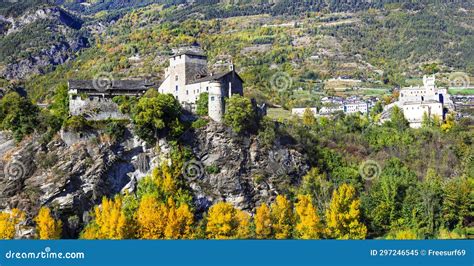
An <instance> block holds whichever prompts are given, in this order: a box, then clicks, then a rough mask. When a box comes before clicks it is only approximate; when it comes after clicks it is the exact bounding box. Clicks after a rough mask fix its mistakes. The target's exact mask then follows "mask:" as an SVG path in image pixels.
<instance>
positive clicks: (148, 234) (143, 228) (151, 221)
mask: <svg viewBox="0 0 474 266" xmlns="http://www.w3.org/2000/svg"><path fill="white" fill-rule="evenodd" d="M136 220H137V224H138V234H139V236H140V238H142V239H163V238H165V230H166V226H167V220H168V208H167V207H166V205H165V204H163V203H160V202H158V200H157V199H156V198H155V197H154V196H152V195H145V196H143V198H142V199H141V201H140V206H139V207H138V210H137V212H136Z"/></svg>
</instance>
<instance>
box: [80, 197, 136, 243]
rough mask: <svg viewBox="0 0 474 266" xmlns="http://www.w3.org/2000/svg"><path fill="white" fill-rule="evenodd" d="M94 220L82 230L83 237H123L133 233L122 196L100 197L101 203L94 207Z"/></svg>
mask: <svg viewBox="0 0 474 266" xmlns="http://www.w3.org/2000/svg"><path fill="white" fill-rule="evenodd" d="M93 217H94V220H93V221H92V222H91V223H90V224H88V225H87V227H86V228H85V229H84V232H82V235H81V238H84V239H124V238H129V237H131V236H132V235H133V232H131V231H130V230H131V228H132V226H130V224H129V222H128V221H127V218H126V216H125V213H124V212H123V210H122V198H121V197H120V196H117V197H115V198H114V199H107V198H106V197H104V198H103V199H102V204H101V205H100V206H96V207H95V208H94V216H93Z"/></svg>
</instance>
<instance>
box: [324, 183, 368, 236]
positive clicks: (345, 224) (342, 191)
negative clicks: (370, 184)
mask: <svg viewBox="0 0 474 266" xmlns="http://www.w3.org/2000/svg"><path fill="white" fill-rule="evenodd" d="M359 207H360V200H359V199H358V198H357V197H356V191H355V188H354V187H353V186H351V185H347V184H342V185H341V186H340V187H339V188H338V189H337V190H336V191H334V192H333V196H332V200H331V204H330V205H329V209H327V210H326V223H327V230H328V235H329V236H330V237H332V238H338V239H364V238H365V236H366V234H367V228H366V227H365V225H364V224H363V223H361V222H360V221H359V219H360V209H359Z"/></svg>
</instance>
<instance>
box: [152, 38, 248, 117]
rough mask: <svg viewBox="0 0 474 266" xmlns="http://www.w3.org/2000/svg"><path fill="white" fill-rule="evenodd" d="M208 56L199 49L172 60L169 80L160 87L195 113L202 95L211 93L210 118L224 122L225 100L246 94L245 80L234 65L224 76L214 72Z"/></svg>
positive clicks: (183, 51)
mask: <svg viewBox="0 0 474 266" xmlns="http://www.w3.org/2000/svg"><path fill="white" fill-rule="evenodd" d="M207 64H208V62H207V57H206V56H205V55H204V53H203V51H202V50H201V49H200V48H199V47H197V46H194V47H187V48H184V49H181V50H179V51H178V52H177V53H175V54H174V55H173V56H172V57H171V58H170V59H169V67H168V68H167V69H166V71H165V79H164V81H163V83H162V84H161V85H160V87H159V88H158V92H160V93H169V94H172V95H173V96H174V97H175V98H176V100H177V101H178V102H179V103H181V105H182V106H183V107H184V108H185V109H187V110H189V111H192V112H195V111H196V102H197V100H198V99H199V96H200V95H201V94H202V93H208V94H209V96H208V97H209V110H208V111H209V117H210V118H211V119H213V120H214V121H217V122H222V118H223V115H224V113H225V99H226V98H230V97H232V95H235V94H238V95H243V93H244V92H243V80H242V78H241V77H240V76H239V75H238V74H237V73H236V72H235V69H234V65H233V64H230V67H229V68H230V69H229V70H228V71H226V72H222V73H212V72H210V71H209V70H208V67H207Z"/></svg>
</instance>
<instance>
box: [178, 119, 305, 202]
mask: <svg viewBox="0 0 474 266" xmlns="http://www.w3.org/2000/svg"><path fill="white" fill-rule="evenodd" d="M182 139H183V141H184V142H185V143H187V144H188V145H189V147H191V148H192V150H193V153H194V154H195V156H196V158H197V160H196V161H192V162H188V164H187V165H185V166H184V169H183V172H184V176H185V177H186V178H187V179H188V182H189V184H190V186H191V188H192V189H193V191H194V194H195V200H196V207H197V208H198V210H204V209H206V208H207V207H209V206H210V205H212V204H213V203H216V202H218V201H227V202H230V203H232V204H233V205H234V206H236V207H238V208H240V209H245V210H248V211H253V210H254V208H255V206H258V205H259V204H261V203H263V202H267V203H269V202H271V201H273V199H274V198H275V197H276V196H277V195H278V194H279V193H281V192H283V191H284V190H286V189H288V188H289V186H290V185H291V184H295V183H298V182H299V180H300V178H301V177H302V176H303V175H304V174H305V173H306V172H307V171H308V170H309V166H308V165H309V164H308V161H307V158H306V156H304V155H303V154H302V153H300V152H299V151H298V150H297V149H296V147H294V146H291V145H283V144H282V143H281V142H280V141H279V140H278V139H277V140H276V143H275V145H274V146H273V147H272V148H270V149H269V148H262V147H261V144H260V143H259V141H258V139H257V137H255V136H250V137H243V136H236V135H235V134H234V133H233V132H232V131H231V130H230V129H229V128H227V127H225V126H223V125H221V124H219V123H213V122H211V123H210V124H209V125H208V126H207V127H205V128H203V129H200V130H197V131H196V132H188V133H187V134H186V135H184V136H183V138H182Z"/></svg>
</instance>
